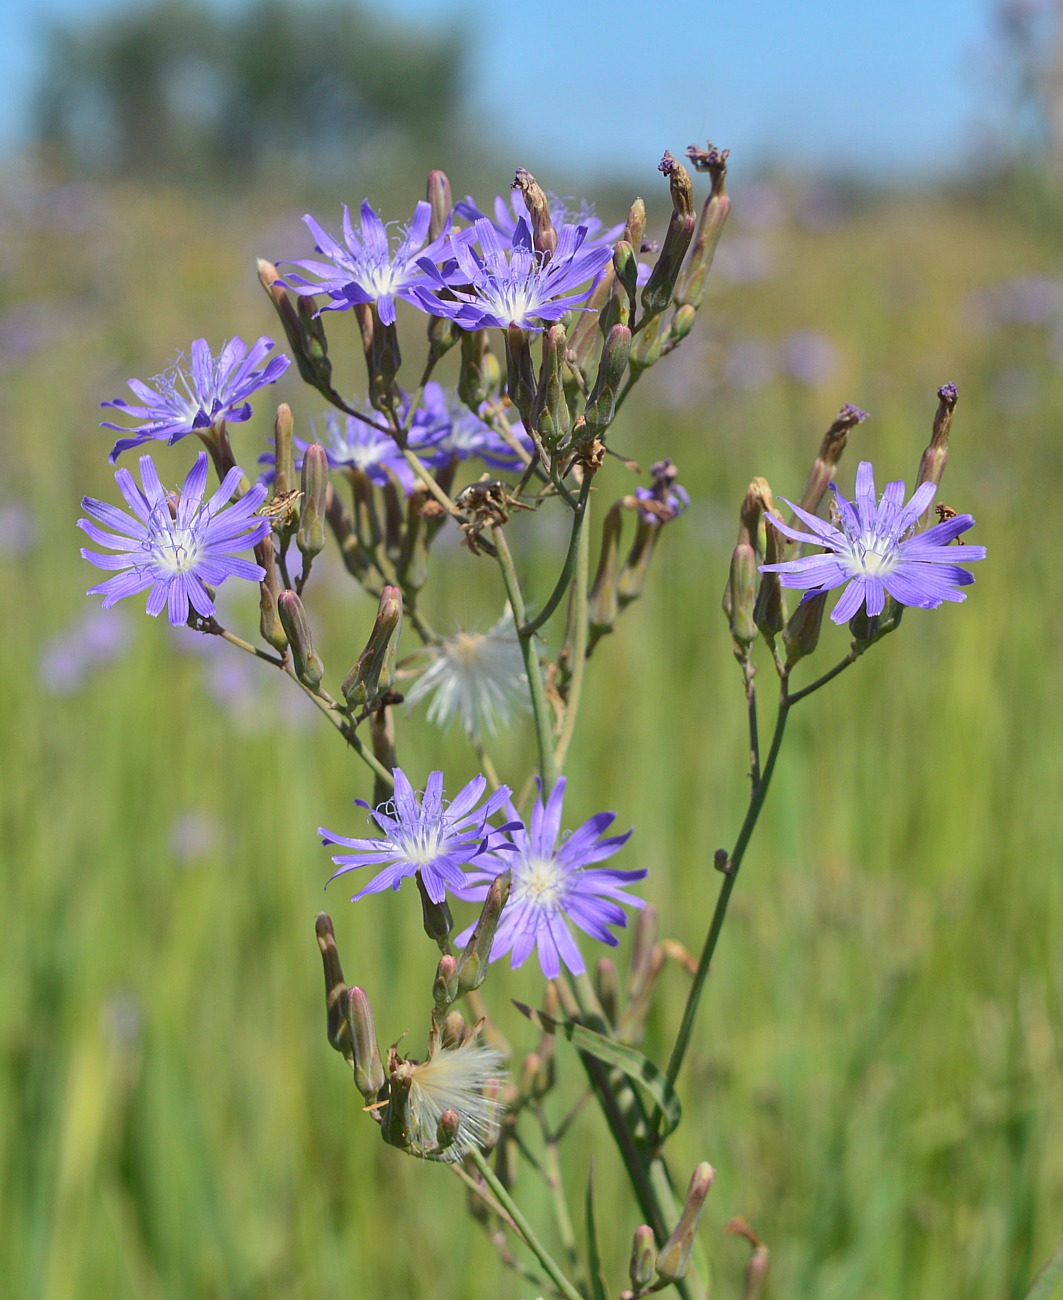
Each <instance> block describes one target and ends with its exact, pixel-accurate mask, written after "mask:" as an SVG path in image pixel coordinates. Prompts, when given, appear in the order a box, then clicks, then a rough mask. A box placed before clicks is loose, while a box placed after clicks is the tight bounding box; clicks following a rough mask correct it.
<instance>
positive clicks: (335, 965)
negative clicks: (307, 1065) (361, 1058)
mask: <svg viewBox="0 0 1063 1300" xmlns="http://www.w3.org/2000/svg"><path fill="white" fill-rule="evenodd" d="M314 930H315V932H316V934H317V946H318V948H319V949H320V950H321V965H322V967H323V968H324V971H325V1013H326V1030H327V1033H328V1040H329V1042H330V1043H331V1044H332V1046H333V1047H334V1048H335V1049H336V1051H337V1052H342V1053H343V1055H344V1056H345V1057H347V1058H348V1060H349V1059H350V1058H351V1054H352V1050H353V1048H352V1040H351V1036H350V1032H349V1030H348V1026H347V985H346V984H345V983H344V982H343V967H342V966H341V965H340V954H339V949H338V948H337V947H336V932H335V931H334V930H333V928H332V917H330V916H329V915H328V913H326V912H320V913H319V914H318V917H317V920H316V921H315V922H314Z"/></svg>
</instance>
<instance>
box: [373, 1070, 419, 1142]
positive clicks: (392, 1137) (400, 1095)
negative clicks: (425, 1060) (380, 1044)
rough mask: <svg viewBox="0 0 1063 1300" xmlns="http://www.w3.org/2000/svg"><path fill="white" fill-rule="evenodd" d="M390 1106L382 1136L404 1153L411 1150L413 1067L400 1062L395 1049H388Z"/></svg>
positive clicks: (385, 1111) (386, 1113)
mask: <svg viewBox="0 0 1063 1300" xmlns="http://www.w3.org/2000/svg"><path fill="white" fill-rule="evenodd" d="M387 1076H388V1083H389V1085H390V1087H389V1089H388V1104H387V1105H386V1106H385V1107H384V1117H383V1119H382V1121H381V1125H380V1136H381V1137H382V1138H383V1139H384V1141H385V1142H387V1143H388V1144H389V1145H390V1146H393V1147H399V1148H400V1149H402V1150H403V1151H406V1150H409V1148H410V1087H411V1085H412V1083H413V1066H412V1065H411V1063H410V1062H409V1061H403V1060H400V1059H399V1057H398V1053H397V1052H396V1051H395V1049H394V1047H391V1048H389V1049H388V1068H387Z"/></svg>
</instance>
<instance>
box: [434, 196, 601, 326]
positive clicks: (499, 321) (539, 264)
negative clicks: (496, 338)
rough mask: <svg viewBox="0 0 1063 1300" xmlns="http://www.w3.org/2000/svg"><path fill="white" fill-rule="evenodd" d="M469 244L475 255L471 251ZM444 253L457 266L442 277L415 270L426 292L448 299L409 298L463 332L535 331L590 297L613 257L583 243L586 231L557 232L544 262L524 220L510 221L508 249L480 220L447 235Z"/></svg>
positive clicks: (567, 229) (567, 228)
mask: <svg viewBox="0 0 1063 1300" xmlns="http://www.w3.org/2000/svg"><path fill="white" fill-rule="evenodd" d="M476 242H479V245H480V249H481V251H480V252H479V253H476V252H475V251H474V250H473V244H474V243H476ZM450 247H451V251H452V253H453V255H454V258H455V259H456V262H457V265H456V267H455V268H454V269H452V270H451V271H450V272H448V273H447V274H444V273H443V272H441V271H440V269H439V268H438V267H437V266H435V265H433V263H432V262H431V261H429V260H428V259H426V258H421V259H420V262H419V265H420V267H421V269H422V270H423V271H424V272H425V276H426V278H427V280H428V281H429V282H430V283H431V284H432V285H433V287H435V288H437V289H448V290H449V291H450V294H451V295H452V297H451V299H450V300H448V301H444V300H442V299H435V300H434V305H429V304H428V300H429V299H432V298H433V295H431V294H428V293H426V292H425V290H423V289H421V290H418V291H417V292H418V294H419V296H420V298H421V300H422V305H423V306H424V308H425V310H426V311H431V312H434V313H435V314H436V315H440V316H448V317H450V319H451V320H453V321H455V322H456V323H457V324H458V325H459V326H460V327H461V328H462V329H464V330H474V329H481V328H482V327H483V326H486V325H496V326H499V327H501V328H503V329H504V328H505V327H506V326H507V325H519V326H520V327H521V328H523V329H529V330H541V329H542V328H543V324H542V322H543V321H556V320H560V319H561V317H562V316H564V314H565V313H566V312H567V311H569V310H570V309H571V308H573V307H575V306H576V305H577V304H579V303H581V302H583V301H584V300H585V299H586V298H588V297H589V296H590V295H591V293H592V292H593V291H594V286H595V285H596V284H597V282H598V279H599V277H600V276H601V273H602V271H603V270H604V268H605V267H606V265H607V264H608V263H609V261H610V260H611V258H612V255H613V254H612V250H611V249H610V248H609V247H608V246H607V245H601V244H598V245H591V246H588V245H587V227H586V226H562V227H561V228H560V229H559V230H558V232H557V248H556V249H555V250H554V253H553V256H552V257H550V258H549V260H547V259H546V258H544V256H543V255H542V254H541V253H538V252H536V250H535V247H534V244H533V241H532V232H531V226H530V225H529V223H528V220H527V218H526V217H520V218H519V219H518V221H517V224H516V227H515V229H514V232H513V240H512V243H511V244H510V245H509V246H508V247H507V245H506V244H504V243H503V241H502V240H501V239H500V238H499V235H498V231H497V230H496V229H495V227H494V226H493V225H492V223H491V222H490V221H488V220H487V218H486V217H482V218H480V219H478V220H477V221H476V222H475V224H474V225H473V228H472V230H463V231H462V232H461V233H460V234H458V235H454V236H452V238H451V241H450Z"/></svg>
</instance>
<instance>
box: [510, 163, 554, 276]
mask: <svg viewBox="0 0 1063 1300" xmlns="http://www.w3.org/2000/svg"><path fill="white" fill-rule="evenodd" d="M513 188H514V189H515V190H519V191H520V192H521V194H522V195H523V196H524V205H525V207H526V208H527V209H528V216H529V217H530V218H531V227H532V242H533V243H534V244H535V247H536V249H537V250H538V252H540V253H542V254H543V261H544V262H548V261H549V260H550V258H551V257H553V255H554V252H555V251H556V249H557V231H556V230H555V229H554V223H553V220H552V219H551V217H550V204H549V202H548V200H547V197H546V194H545V193H544V191H543V188H542V186H541V185H540V184H539V182H538V181H537V180H536V179H535V177H534V176H533V175H532V174H531V172H530V171H527V170H525V168H523V167H518V168H517V174H516V176H515V177H514V178H513Z"/></svg>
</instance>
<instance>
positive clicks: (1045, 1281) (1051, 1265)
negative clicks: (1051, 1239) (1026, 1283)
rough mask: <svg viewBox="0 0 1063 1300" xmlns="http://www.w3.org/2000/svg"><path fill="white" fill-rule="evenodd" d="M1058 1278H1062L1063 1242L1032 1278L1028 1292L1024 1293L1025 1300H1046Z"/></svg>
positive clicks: (1053, 1289) (1054, 1287)
mask: <svg viewBox="0 0 1063 1300" xmlns="http://www.w3.org/2000/svg"><path fill="white" fill-rule="evenodd" d="M1060 1278H1063V1241H1061V1242H1060V1243H1059V1245H1058V1246H1057V1247H1056V1248H1055V1250H1054V1251H1053V1252H1052V1255H1051V1258H1050V1259H1049V1261H1048V1263H1047V1264H1046V1265H1045V1266H1044V1268H1043V1269H1041V1271H1040V1273H1038V1274H1037V1276H1036V1277H1035V1278H1034V1280H1033V1282H1032V1283H1031V1285H1030V1289H1029V1291H1027V1292H1026V1300H1048V1297H1049V1296H1050V1295H1051V1294H1052V1293H1053V1291H1055V1289H1056V1284H1057V1283H1058V1282H1059V1280H1060Z"/></svg>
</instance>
